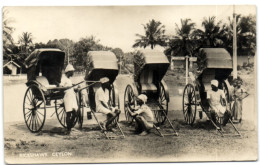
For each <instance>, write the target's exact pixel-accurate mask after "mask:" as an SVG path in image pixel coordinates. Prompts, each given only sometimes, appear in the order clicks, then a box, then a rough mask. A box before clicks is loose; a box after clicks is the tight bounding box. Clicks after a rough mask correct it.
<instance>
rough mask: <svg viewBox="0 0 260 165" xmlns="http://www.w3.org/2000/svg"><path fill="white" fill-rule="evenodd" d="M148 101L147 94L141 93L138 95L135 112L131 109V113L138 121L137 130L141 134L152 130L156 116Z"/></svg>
mask: <svg viewBox="0 0 260 165" xmlns="http://www.w3.org/2000/svg"><path fill="white" fill-rule="evenodd" d="M146 102H147V96H146V95H144V94H141V95H139V96H138V99H137V104H138V106H137V107H136V109H134V110H136V111H135V112H132V111H129V113H130V115H131V116H133V117H134V118H135V121H136V132H137V133H140V132H141V133H140V134H139V135H141V136H144V135H147V134H148V133H149V132H150V129H152V128H153V121H154V116H153V112H152V111H151V109H150V108H149V107H148V106H147V105H146V104H145V103H146Z"/></svg>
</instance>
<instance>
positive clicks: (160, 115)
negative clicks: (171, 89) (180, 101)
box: [154, 83, 168, 124]
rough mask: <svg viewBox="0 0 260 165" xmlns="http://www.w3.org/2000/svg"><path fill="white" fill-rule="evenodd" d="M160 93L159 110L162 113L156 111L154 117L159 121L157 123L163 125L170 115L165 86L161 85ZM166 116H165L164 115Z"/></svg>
mask: <svg viewBox="0 0 260 165" xmlns="http://www.w3.org/2000/svg"><path fill="white" fill-rule="evenodd" d="M159 88H160V93H159V98H158V103H159V108H160V109H161V110H160V111H154V116H155V118H156V120H157V123H159V124H163V123H164V122H165V120H166V116H165V115H167V114H168V100H167V98H166V92H165V89H164V87H163V85H162V84H161V83H160V86H159ZM163 111H164V113H165V115H164V113H163Z"/></svg>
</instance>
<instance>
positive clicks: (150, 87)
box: [140, 70, 157, 91]
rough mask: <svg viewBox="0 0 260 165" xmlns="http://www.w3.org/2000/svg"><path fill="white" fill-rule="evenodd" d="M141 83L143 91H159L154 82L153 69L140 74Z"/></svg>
mask: <svg viewBox="0 0 260 165" xmlns="http://www.w3.org/2000/svg"><path fill="white" fill-rule="evenodd" d="M140 84H141V89H142V91H157V87H156V86H155V85H154V84H153V70H145V71H143V73H142V74H141V76H140Z"/></svg>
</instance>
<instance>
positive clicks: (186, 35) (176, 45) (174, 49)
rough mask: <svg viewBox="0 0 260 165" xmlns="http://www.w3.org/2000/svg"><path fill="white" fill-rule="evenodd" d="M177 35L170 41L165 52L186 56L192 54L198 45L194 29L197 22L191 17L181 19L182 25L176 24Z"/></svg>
mask: <svg viewBox="0 0 260 165" xmlns="http://www.w3.org/2000/svg"><path fill="white" fill-rule="evenodd" d="M175 30H176V35H175V36H173V37H172V39H170V40H169V42H168V47H167V48H166V49H165V54H166V55H168V56H171V55H174V56H186V55H192V52H193V51H194V49H195V48H196V46H197V43H196V40H195V37H196V36H195V35H194V30H195V23H193V22H191V19H184V20H182V19H181V27H179V26H178V25H177V24H176V29H175Z"/></svg>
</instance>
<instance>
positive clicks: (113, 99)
mask: <svg viewBox="0 0 260 165" xmlns="http://www.w3.org/2000/svg"><path fill="white" fill-rule="evenodd" d="M115 90H116V89H115V88H114V85H113V84H112V85H111V90H110V92H109V102H110V105H111V106H112V107H115V108H117V109H119V100H118V105H116V91H115ZM118 121H119V115H118V116H117V117H116V118H115V120H114V121H113V122H112V124H115V123H116V122H118Z"/></svg>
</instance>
